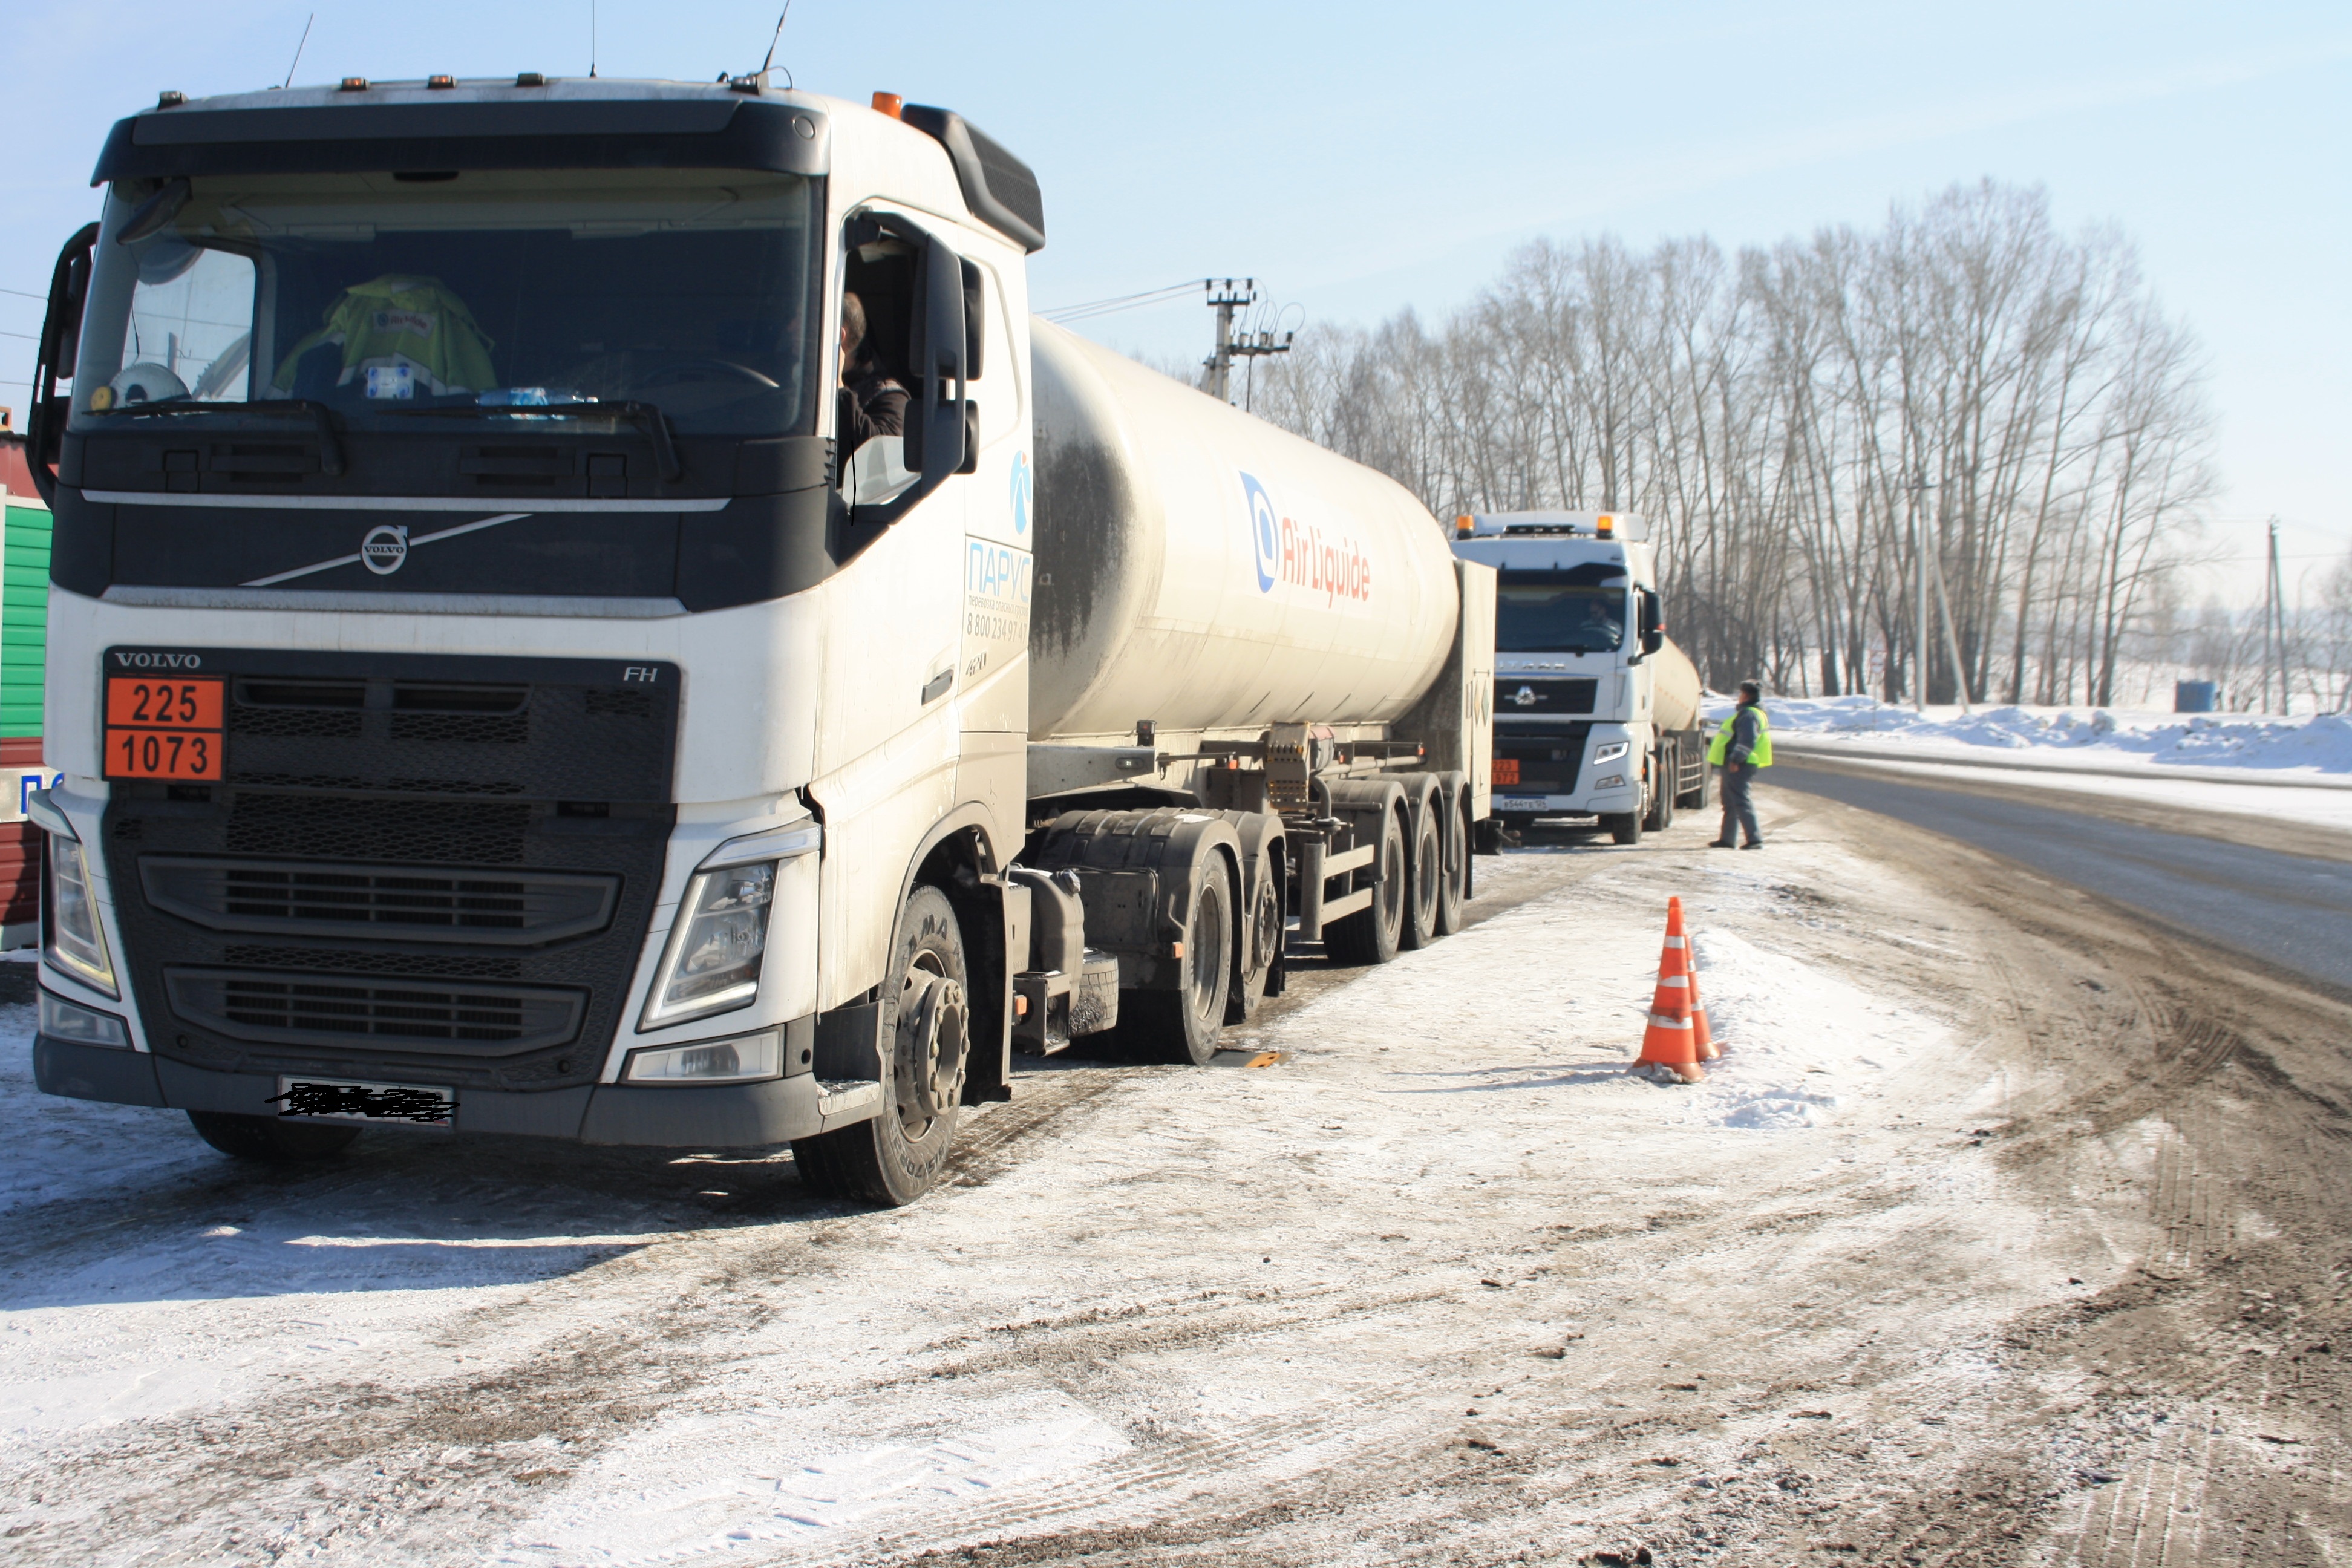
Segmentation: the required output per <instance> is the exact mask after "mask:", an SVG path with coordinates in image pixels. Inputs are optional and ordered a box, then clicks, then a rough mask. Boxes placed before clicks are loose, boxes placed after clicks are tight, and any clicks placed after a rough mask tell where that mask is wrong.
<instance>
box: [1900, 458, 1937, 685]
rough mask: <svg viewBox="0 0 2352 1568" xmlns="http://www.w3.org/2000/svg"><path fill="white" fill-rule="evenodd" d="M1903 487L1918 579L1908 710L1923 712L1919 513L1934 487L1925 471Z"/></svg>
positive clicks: (1923, 580)
mask: <svg viewBox="0 0 2352 1568" xmlns="http://www.w3.org/2000/svg"><path fill="white" fill-rule="evenodd" d="M1906 488H1907V489H1909V491H1910V493H1911V559H1912V564H1913V565H1915V566H1916V567H1917V568H1918V573H1917V575H1918V579H1919V580H1918V582H1917V584H1915V586H1916V588H1917V589H1918V592H1917V594H1916V595H1915V597H1916V601H1917V602H1916V605H1914V607H1913V615H1914V616H1915V617H1916V618H1915V619H1914V620H1913V621H1912V623H1911V626H1912V634H1911V655H1912V670H1911V711H1913V712H1914V713H1924V712H1926V711H1927V527H1926V524H1925V523H1924V521H1922V519H1921V517H1920V510H1921V505H1922V503H1923V502H1924V501H1925V500H1926V499H1927V491H1928V490H1929V489H1933V488H1934V487H1933V486H1931V485H1929V484H1928V483H1927V470H1926V469H1925V468H1917V469H1914V470H1913V471H1912V475H1911V483H1910V484H1909V486H1907V487H1906Z"/></svg>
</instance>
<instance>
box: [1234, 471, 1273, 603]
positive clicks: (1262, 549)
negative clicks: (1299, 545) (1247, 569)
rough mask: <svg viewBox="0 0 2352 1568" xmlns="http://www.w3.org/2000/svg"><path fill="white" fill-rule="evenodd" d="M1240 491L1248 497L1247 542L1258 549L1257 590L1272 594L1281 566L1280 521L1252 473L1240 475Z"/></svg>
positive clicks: (1261, 486)
mask: <svg viewBox="0 0 2352 1568" xmlns="http://www.w3.org/2000/svg"><path fill="white" fill-rule="evenodd" d="M1242 494H1243V495H1244V497H1245V498H1247V500H1248V501H1249V514H1250V542H1251V544H1252V545H1254V546H1255V548H1256V551H1257V591H1258V592H1259V593H1261V594H1271V593H1273V592H1274V581H1275V578H1276V575H1277V574H1279V573H1280V571H1281V569H1282V521H1281V520H1280V519H1279V518H1277V517H1276V516H1275V512H1274V502H1273V501H1272V500H1268V499H1267V497H1266V493H1265V486H1264V485H1262V484H1260V483H1258V482H1257V477H1256V476H1255V475H1254V474H1244V475H1243V476H1242Z"/></svg>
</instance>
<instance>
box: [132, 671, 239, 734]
mask: <svg viewBox="0 0 2352 1568" xmlns="http://www.w3.org/2000/svg"><path fill="white" fill-rule="evenodd" d="M222 685H223V682H221V681H218V680H173V679H169V678H165V679H154V678H153V677H151V676H144V675H117V676H114V677H111V678H110V679H108V681H107V683H106V721H107V723H108V725H109V726H112V725H116V724H135V725H138V726H139V727H141V728H142V729H150V728H152V729H158V730H217V729H219V728H220V727H221V687H222Z"/></svg>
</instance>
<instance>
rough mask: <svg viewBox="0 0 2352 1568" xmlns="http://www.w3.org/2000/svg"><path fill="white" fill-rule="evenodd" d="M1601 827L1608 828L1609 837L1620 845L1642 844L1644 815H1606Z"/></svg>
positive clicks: (1629, 812) (1627, 813)
mask: <svg viewBox="0 0 2352 1568" xmlns="http://www.w3.org/2000/svg"><path fill="white" fill-rule="evenodd" d="M1601 826H1603V827H1605V828H1607V829H1608V830H1609V837H1611V838H1612V839H1613V840H1614V841H1616V842H1617V843H1619V844H1639V843H1640V842H1642V814H1641V813H1640V812H1638V811H1612V812H1609V813H1606V814H1604V815H1603V816H1601Z"/></svg>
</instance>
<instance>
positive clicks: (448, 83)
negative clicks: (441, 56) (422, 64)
mask: <svg viewBox="0 0 2352 1568" xmlns="http://www.w3.org/2000/svg"><path fill="white" fill-rule="evenodd" d="M425 86H426V87H429V88H446V87H455V86H457V78H456V77H454V76H428V77H426V78H425Z"/></svg>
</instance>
